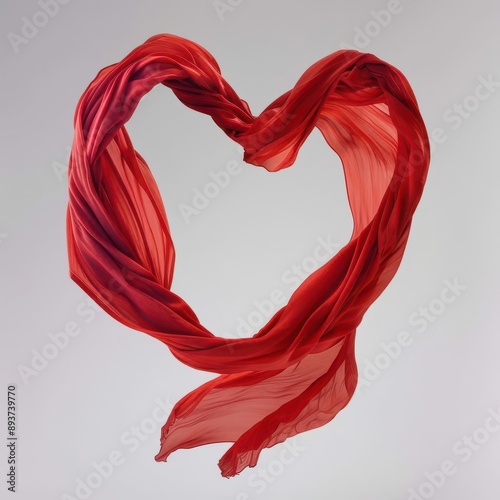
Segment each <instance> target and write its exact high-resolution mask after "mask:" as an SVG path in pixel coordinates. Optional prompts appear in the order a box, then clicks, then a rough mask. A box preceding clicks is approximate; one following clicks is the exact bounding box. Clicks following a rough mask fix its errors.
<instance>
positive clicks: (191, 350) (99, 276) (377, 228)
mask: <svg viewBox="0 0 500 500" xmlns="http://www.w3.org/2000/svg"><path fill="white" fill-rule="evenodd" d="M159 83H162V84H163V85H165V86H166V87H169V88H170V89H172V91H173V92H174V93H175V95H176V96H177V97H178V98H179V99H180V100H181V101H182V102H183V103H184V104H185V105H186V106H188V107H190V108H192V109H194V110H196V111H200V112H202V113H206V114H208V115H210V116H211V117H212V118H213V120H214V122H215V123H216V124H217V125H218V126H219V127H220V128H221V129H222V130H223V131H224V132H225V133H226V134H227V135H228V136H229V137H230V138H231V139H233V140H234V141H236V142H237V143H238V144H240V145H241V146H243V148H244V150H245V154H244V159H245V161H246V162H247V163H251V164H254V165H258V166H263V167H264V168H266V169H267V170H268V171H270V172H275V171H278V170H280V169H283V168H286V167H289V166H291V165H292V164H293V162H294V160H295V157H296V155H297V152H298V150H299V149H300V146H301V145H302V143H303V142H304V141H305V140H306V138H307V136H308V134H309V133H310V132H311V130H312V129H313V127H317V128H318V129H319V130H320V131H321V132H322V134H323V136H324V138H325V139H326V141H327V143H328V144H329V145H330V147H331V148H332V150H333V151H335V152H336V153H337V154H338V155H339V157H340V158H341V160H342V165H343V169H344V173H345V179H346V186H347V191H348V197H349V204H350V208H351V211H352V215H353V219H354V230H353V234H352V237H351V239H350V241H349V243H348V244H347V245H346V246H345V247H344V248H342V249H341V250H340V251H339V252H338V254H337V255H335V256H334V257H333V258H332V259H331V260H330V261H328V262H327V263H326V264H324V265H323V266H322V267H321V268H320V269H318V270H317V271H315V272H314V273H313V274H312V275H311V276H309V277H308V278H307V279H306V280H305V281H304V282H303V283H302V284H301V285H300V286H299V287H298V289H297V290H296V291H295V292H294V293H293V295H292V296H291V298H290V300H289V302H288V304H287V305H286V306H284V307H283V308H282V309H280V310H279V311H278V312H277V313H276V314H274V316H273V317H272V318H271V319H270V320H269V322H268V323H267V324H266V325H265V326H264V327H263V328H261V330H260V331H259V332H257V333H256V334H255V335H254V336H253V337H252V338H239V339H226V338H221V337H218V336H216V335H214V334H212V333H211V332H210V331H208V330H207V329H206V328H205V327H204V326H203V325H201V324H200V322H199V321H198V319H197V317H196V314H195V313H194V311H193V310H192V309H191V308H190V307H189V305H188V304H187V303H186V302H185V301H184V300H183V299H182V298H181V297H179V296H177V295H176V294H175V293H173V292H172V291H171V290H170V287H171V283H172V276H173V269H174V245H173V242H172V239H171V236H170V232H169V225H168V222H167V216H166V213H165V210H164V207H163V203H162V199H161V195H160V193H159V191H158V188H157V186H156V184H155V181H154V178H153V175H152V174H151V172H150V170H149V168H148V166H147V164H146V162H145V161H144V159H143V158H142V157H141V156H140V155H139V154H138V153H137V152H136V151H135V150H134V148H133V146H132V143H131V141H130V139H129V136H128V134H127V132H126V130H125V127H124V123H125V122H126V121H127V120H128V119H129V118H130V116H131V115H132V113H133V111H134V109H135V107H136V106H137V104H138V102H139V100H140V99H141V97H142V96H143V95H144V94H146V93H147V92H148V91H149V90H150V89H151V88H152V87H154V86H155V85H157V84H159ZM74 126H75V137H74V143H73V148H72V152H71V157H70V165H69V206H68V212H67V242H68V253H69V269H70V276H71V278H72V279H73V280H74V281H75V282H76V283H77V284H78V285H79V286H80V287H81V288H83V290H85V292H87V293H88V294H89V295H90V296H91V297H92V298H93V299H94V300H95V301H96V302H97V303H98V304H99V305H100V306H101V307H102V308H103V309H104V310H106V311H107V312H108V313H109V314H110V315H111V316H113V317H114V318H116V319H117V320H118V321H120V322H121V323H123V324H124V325H127V326H129V327H131V328H134V329H136V330H139V331H142V332H145V333H147V334H149V335H152V336H153V337H155V338H156V339H158V340H159V341H161V342H163V343H164V344H166V345H167V346H168V347H169V349H170V350H171V352H172V354H173V355H174V356H175V357H176V358H177V359H179V360H180V361H182V362H183V363H185V364H187V365H189V366H191V367H193V368H196V369H200V370H206V371H210V372H215V373H218V374H220V375H219V376H218V377H216V378H215V379H213V380H211V381H210V382H208V383H206V384H203V385H202V386H201V387H199V388H198V389H196V390H194V391H192V392H191V393H189V394H188V395H187V396H185V397H184V398H182V399H181V400H180V401H179V402H178V403H177V404H176V405H175V407H174V409H173V410H172V412H171V414H170V417H169V418H168V421H167V422H166V424H165V425H164V427H163V429H162V433H161V449H160V451H159V453H158V455H157V457H156V460H158V461H161V460H166V458H167V457H168V455H169V454H170V453H172V452H173V451H175V450H177V449H180V448H193V447H196V446H200V445H204V444H208V443H216V442H231V443H234V444H233V445H232V446H231V447H230V449H229V450H228V451H227V452H226V453H225V455H224V456H223V457H222V459H221V460H220V462H219V467H220V469H221V471H222V475H223V476H232V475H235V474H237V473H239V472H240V471H241V470H242V469H244V468H245V467H247V466H254V465H255V464H256V462H257V459H258V456H259V453H260V451H261V450H262V449H263V448H266V447H271V446H273V445H275V444H276V443H280V442H282V441H284V440H285V439H287V438H289V437H291V436H294V435H296V434H298V433H301V432H304V431H306V430H309V429H313V428H316V427H319V426H322V425H324V424H325V423H327V422H329V421H330V420H331V419H332V418H333V417H334V416H335V415H336V414H337V413H338V412H339V411H340V410H341V409H342V408H343V407H344V406H345V405H346V404H347V403H348V401H349V399H350V398H351V396H352V394H353V392H354V389H355V387H356V382H357V369H356V362H355V357H354V340H355V332H356V327H357V326H358V325H359V323H360V321H361V319H362V317H363V315H364V313H365V311H366V310H367V309H368V307H369V306H370V304H371V303H372V302H373V301H374V300H375V299H376V298H377V297H378V296H379V295H380V293H381V292H382V291H383V290H384V288H385V287H386V286H387V285H388V283H389V282H390V280H391V279H392V277H393V276H394V274H395V272H396V270H397V268H398V266H399V264H400V261H401V259H402V256H403V251H404V248H405V245H406V242H407V239H408V233H409V230H410V224H411V219H412V215H413V213H414V211H415V208H416V206H417V204H418V202H419V199H420V197H421V194H422V190H423V187H424V182H425V178H426V175H427V169H428V164H429V142H428V138H427V133H426V129H425V126H424V123H423V121H422V118H421V116H420V113H419V109H418V105H417V102H416V99H415V96H414V94H413V92H412V90H411V88H410V85H409V84H408V82H407V80H406V79H405V77H404V76H403V75H402V74H401V72H400V71H398V70H397V69H396V68H394V67H392V66H391V65H389V64H387V63H386V62H383V61H381V60H380V59H378V58H377V57H375V56H374V55H371V54H363V53H360V52H357V51H352V50H341V51H338V52H335V53H334V54H331V55H329V56H327V57H325V58H323V59H321V60H320V61H319V62H317V63H315V64H314V65H312V66H311V67H310V68H309V69H308V70H307V71H306V72H305V73H304V74H303V76H302V77H301V78H300V79H299V81H298V82H297V83H296V85H295V86H294V87H293V89H292V90H290V91H289V92H287V93H285V94H283V95H282V96H281V97H279V98H278V99H276V100H275V101H274V102H273V103H271V104H270V105H269V106H268V107H267V108H266V109H265V110H264V111H263V112H262V113H261V114H260V115H259V116H253V115H252V113H251V112H250V109H249V107H248V105H247V103H246V102H245V101H243V100H241V99H240V98H239V97H238V95H237V94H236V92H235V91H234V90H233V89H232V88H231V87H230V86H229V85H228V83H227V82H226V81H225V80H224V78H223V77H222V76H221V73H220V69H219V67H218V65H217V63H216V61H215V60H214V58H213V57H212V56H211V55H210V54H209V53H208V52H207V51H206V50H205V49H203V48H202V47H200V46H199V45H197V44H195V43H193V42H191V41H189V40H186V39H183V38H179V37H177V36H173V35H167V34H165V35H157V36H154V37H152V38H150V39H149V40H147V41H146V42H145V43H144V44H142V45H141V46H139V47H138V48H136V49H135V50H133V51H132V52H131V53H130V54H129V55H127V56H126V57H125V58H124V59H123V60H122V61H121V62H119V63H117V64H114V65H112V66H108V67H106V68H104V69H103V70H101V71H100V72H99V73H98V75H97V77H96V78H95V79H94V80H93V81H92V83H91V84H90V85H89V86H88V88H87V89H86V90H85V92H84V94H83V95H82V97H81V98H80V101H79V103H78V106H77V109H76V114H75V121H74ZM195 140H196V138H193V141H195ZM243 272H244V271H243Z"/></svg>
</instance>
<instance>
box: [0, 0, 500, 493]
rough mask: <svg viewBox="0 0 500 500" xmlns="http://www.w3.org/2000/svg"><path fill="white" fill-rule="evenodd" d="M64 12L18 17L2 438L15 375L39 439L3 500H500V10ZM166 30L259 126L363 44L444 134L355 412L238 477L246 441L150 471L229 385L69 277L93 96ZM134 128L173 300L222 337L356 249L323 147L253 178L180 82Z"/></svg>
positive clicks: (156, 93)
mask: <svg viewBox="0 0 500 500" xmlns="http://www.w3.org/2000/svg"><path fill="white" fill-rule="evenodd" d="M48 4H50V5H51V7H50V5H49V6H45V9H47V11H48V12H49V14H50V15H49V14H44V10H43V7H42V6H43V5H45V4H44V3H43V0H42V1H41V2H40V3H38V2H36V1H34V0H29V1H18V0H4V1H3V3H2V7H1V9H2V15H1V18H0V19H1V20H0V35H1V37H2V43H0V51H1V57H2V68H3V69H2V81H1V82H2V83H1V84H2V92H1V127H2V129H1V134H0V136H1V137H2V158H3V160H2V163H1V167H0V168H1V179H2V182H1V185H0V204H1V211H0V259H1V260H0V267H1V307H2V310H1V332H2V336H1V338H2V350H1V380H2V382H3V385H2V389H1V392H2V396H1V397H0V399H1V402H0V405H1V408H3V409H2V410H1V411H0V414H1V418H0V426H1V428H0V435H1V436H4V435H6V417H5V413H6V412H5V411H4V408H6V400H7V394H6V391H7V385H8V384H12V383H13V384H15V385H16V386H17V399H18V416H17V425H18V435H19V442H18V448H17V452H18V477H17V497H14V495H12V494H9V492H8V491H7V484H6V483H4V480H2V484H1V485H0V488H1V490H0V491H1V494H0V496H1V497H2V498H4V497H5V498H11V497H12V498H20V499H32V498H37V499H40V500H42V499H43V500H49V499H66V500H68V499H71V498H73V499H76V498H78V499H83V498H91V499H92V500H101V499H114V498H121V499H124V500H129V499H138V498H147V499H149V500H159V499H175V500H183V499H189V500H201V499H207V500H208V499H213V500H221V499H224V500H249V499H273V500H276V499H278V500H283V499H290V500H292V499H294V500H295V499H297V500H298V499H304V498H310V499H314V500H329V499H339V500H407V499H410V498H413V499H414V500H415V499H418V498H422V499H423V498H436V499H441V500H469V499H470V498H477V499H478V500H494V499H498V498H500V479H499V475H498V464H499V463H500V415H499V413H500V394H499V390H498V386H499V381H500V363H499V362H498V358H499V349H500V339H499V337H498V333H499V312H498V305H499V300H498V299H499V284H498V283H499V279H500V273H499V266H498V248H499V244H500V239H499V235H498V230H499V224H498V222H499V221H498V214H499V213H500V201H499V199H500V198H499V196H498V189H499V180H500V173H499V168H498V167H499V156H500V149H499V143H500V142H499V133H500V124H499V118H498V117H499V112H500V83H499V82H500V64H499V60H498V54H499V50H500V29H499V28H500V26H499V20H500V4H499V3H498V2H495V1H494V0H479V1H477V2H453V1H451V0H442V1H440V2H431V1H429V0H427V1H425V0H422V1H416V0H413V1H411V0H400V1H399V2H398V1H397V0H376V1H371V2H369V1H366V0H364V1H354V2H347V1H340V0H336V1H330V2H329V1H326V0H323V1H320V0H313V1H308V2H305V1H285V0H279V1H268V2H265V1H263V0H259V1H257V0H255V1H250V0H243V1H241V0H221V1H219V2H218V3H216V4H215V5H214V3H213V2H212V0H195V1H180V0H177V1H159V0H142V1H140V2H139V1H130V0H127V1H118V0H111V1H101V2H97V1H96V0H87V1H86V2H83V1H82V0H80V1H79V0H66V1H65V3H64V4H63V3H62V1H59V3H57V4H54V2H52V3H50V2H48ZM217 6H218V10H217V8H216V7H217ZM381 11H385V12H382V13H381ZM37 24H38V27H37ZM161 32H170V33H174V34H178V35H181V36H184V37H187V38H190V39H192V40H194V41H196V42H198V43H200V44H201V45H203V46H204V47H205V48H207V49H208V50H209V51H210V52H211V53H212V54H213V55H214V56H215V58H216V59H217V60H218V62H219V64H220V66H221V68H222V72H223V75H224V76H225V77H226V79H227V80H228V81H229V83H230V84H231V85H232V86H233V87H234V88H235V89H236V90H237V92H238V93H239V94H240V96H241V97H242V98H243V99H245V100H247V101H248V102H249V104H250V106H251V108H252V111H253V112H254V114H257V113H259V112H260V111H262V109H264V107H265V106H266V105H267V104H268V103H270V102H271V101H272V100H274V99H275V98H276V97H277V96H278V95H280V94H281V93H283V92H284V91H286V90H288V89H289V88H291V86H293V84H294V83H295V81H296V80H297V79H298V78H299V76H300V75H301V74H302V72H303V71H304V70H305V69H306V68H307V67H308V66H309V65H311V64H312V63H314V62H315V61H316V60H317V59H319V58H321V57H323V56H325V55H327V54H329V53H331V52H334V51H335V50H337V49H339V48H341V47H343V46H347V45H349V46H351V47H354V48H358V49H359V50H362V51H366V52H372V53H374V54H376V55H377V56H378V57H380V58H382V59H385V60H386V61H388V62H390V63H392V64H394V65H395V66H397V67H398V68H400V69H401V70H402V71H403V72H404V73H405V75H406V76H407V78H408V79H409V81H410V82H411V84H412V86H413V89H414V91H415V93H416V95H417V98H418V100H419V103H420V106H421V110H422V113H423V116H424V119H425V121H426V124H427V126H428V129H429V132H430V133H431V134H432V136H433V137H434V141H433V142H434V148H433V158H432V163H431V169H430V173H429V177H428V182H427V186H426V189H425V193H424V196H423V198H422V200H421V203H420V205H419V207H418V210H417V212H416V215H415V218H414V223H413V229H412V233H411V236H410V239H409V244H408V248H407V251H406V254H405V257H404V259H403V263H402V265H401V267H400V270H399V272H398V274H397V276H396V277H395V279H394V280H393V282H392V283H391V284H390V286H389V287H388V289H387V290H386V291H385V293H384V294H383V295H382V296H381V297H380V299H379V300H378V301H377V302H376V303H375V304H374V305H373V307H372V308H371V309H370V311H369V312H368V313H367V315H366V316H365V318H364V321H363V323H362V325H361V327H360V328H359V330H358V336H357V359H358V362H359V369H360V376H361V377H362V385H361V386H360V387H359V389H358V391H357V392H356V394H355V396H354V398H353V400H352V402H351V403H350V404H349V406H348V407H347V408H346V409H345V410H343V411H342V412H341V413H340V414H339V415H338V416H337V417H336V418H335V419H334V421H333V422H331V423H330V424H328V425H326V426H324V427H322V428H321V429H318V430H314V431H312V432H308V433H306V434H302V435H300V436H298V437H297V438H296V439H295V440H291V442H290V443H288V444H287V445H286V446H284V445H278V446H275V447H274V448H272V449H270V450H265V451H264V452H263V453H262V455H261V458H260V461H259V463H258V465H257V467H256V468H255V469H247V470H245V471H244V472H242V473H241V474H240V475H239V476H238V477H236V478H232V479H230V480H226V479H223V478H221V477H220V474H219V469H218V467H217V461H218V460H219V458H220V457H221V456H222V454H223V453H224V452H225V450H226V449H227V448H228V447H229V444H216V445H210V446H205V447H201V448H198V449H194V450H181V451H178V452H176V453H174V454H173V455H172V456H171V458H170V459H169V461H168V462H167V463H156V462H155V461H154V459H153V457H154V455H155V454H156V453H157V451H158V448H159V434H160V427H161V424H162V423H163V421H164V420H165V418H166V409H165V408H164V407H167V410H168V407H170V406H171V405H172V404H173V403H174V402H175V401H177V400H178V399H179V398H180V397H182V396H183V395H184V394H186V393H187V392H188V391H190V390H192V389H194V388H195V387H197V386H198V385H199V384H200V383H202V382H204V381H206V380H209V379H210V378H212V376H213V375H210V374H206V373H203V372H197V371H195V370H192V369H190V368H188V367H186V366H184V365H182V364H181V363H179V362H178V361H176V360H175V359H174V358H173V357H172V355H171V354H170V353H169V351H168V349H167V348H166V347H164V346H163V345H162V344H160V343H158V342H157V341H155V340H154V339H152V338H150V337H148V336H146V335H144V334H141V333H139V332H135V331H132V330H130V329H128V328H126V327H124V326H122V325H120V324H118V323H117V322H116V321H114V320H113V319H111V318H110V317H108V316H107V315H106V314H105V313H104V312H102V311H100V310H95V311H93V310H92V309H91V308H90V306H89V305H88V304H87V302H86V296H85V294H84V293H83V292H82V291H81V290H80V289H79V288H78V287H77V286H76V285H75V284H74V283H73V282H71V281H70V279H69V278H68V275H67V257H66V246H65V210H66V203H67V182H66V175H65V166H66V164H67V153H68V151H67V148H68V146H69V144H70V143H71V141H72V118H73V113H74V109H75V106H76V103H77V100H78V98H79V97H80V95H81V93H82V92H83V90H84V89H85V87H86V86H87V85H88V83H89V82H90V81H91V80H92V79H93V78H94V76H95V75H96V73H97V72H98V70H99V69H101V68H102V67H104V66H106V65H109V64H111V63H114V62H117V61H118V60H120V59H121V58H122V57H123V56H125V55H126V53H128V52H129V51H130V50H132V49H133V48H135V47H136V46H137V45H139V44H140V43H142V42H143V41H144V40H146V39H147V38H149V37H150V36H151V35H154V34H157V33H161ZM488 81H489V83H488ZM485 82H486V83H485ZM128 130H129V132H130V134H131V137H132V140H133V142H134V144H135V147H136V149H137V150H138V151H139V152H140V153H141V154H142V155H143V156H144V157H145V158H146V160H147V161H148V163H149V165H150V167H151V169H152V171H153V173H154V175H155V176H156V179H157V182H158V184H159V186H160V189H161V192H162V194H163V197H164V202H165V206H166V209H167V213H168V215H169V220H170V223H171V229H172V233H173V238H174V242H175V244H176V250H177V266H176V271H175V278H174V285H173V289H174V291H176V292H177V293H179V294H181V295H182V296H183V297H184V298H185V299H186V300H187V301H188V302H189V303H190V304H191V305H192V307H193V308H194V310H195V311H196V313H197V314H198V315H199V318H200V320H201V321H202V322H203V323H204V324H205V325H206V326H207V327H208V328H210V329H211V330H212V331H213V332H215V333H217V334H220V335H227V336H235V335H238V331H239V334H241V333H242V332H243V333H245V332H244V330H245V328H244V327H242V326H241V325H242V324H243V321H245V322H247V321H248V320H250V321H251V322H253V325H254V326H253V331H256V330H257V328H258V327H259V325H260V324H262V323H263V322H264V321H265V319H267V318H265V317H264V315H262V313H259V307H260V308H261V309H262V308H265V305H266V304H267V306H269V303H268V302H265V301H266V300H269V298H270V297H271V294H272V292H273V290H275V289H277V290H279V291H281V292H282V293H283V296H286V297H288V296H289V295H290V294H291V293H292V291H293V290H294V288H295V285H294V284H296V283H297V281H294V280H292V279H291V275H292V273H293V272H294V270H295V271H297V269H299V268H300V269H303V267H304V266H305V267H306V268H307V269H309V271H310V270H311V269H312V268H313V267H314V261H313V260H312V259H313V258H314V257H313V256H314V253H315V249H316V247H317V246H318V244H319V243H318V242H319V240H318V238H323V240H325V241H326V240H328V239H330V240H331V241H333V242H334V243H335V244H336V245H337V248H338V247H340V245H343V244H344V243H346V242H347V240H348V238H349V236H350V231H351V220H350V214H349V210H348V205H347V200H346V193H345V186H344V181H343V175H342V171H341V166H340V162H339V160H338V158H337V157H336V156H335V155H334V154H333V153H332V152H331V151H330V150H329V149H328V147H327V145H326V144H325V142H324V141H323V139H322V138H321V136H320V134H319V133H318V132H317V131H314V132H313V133H312V134H311V136H310V138H309V139H308V141H307V142H306V144H305V145H304V147H303V148H302V150H301V152H300V154H299V157H298V159H297V162H296V165H295V166H294V167H293V168H290V169H288V170H286V171H283V172H280V173H276V174H269V173H266V172H265V171H264V170H263V169H258V168H255V167H252V166H248V165H245V164H244V163H243V162H242V160H241V158H242V155H241V151H240V150H239V149H238V148H237V147H236V146H235V145H234V144H233V143H232V142H231V141H230V140H229V139H228V138H227V137H226V136H225V135H224V134H223V133H221V131H220V130H219V129H218V128H217V127H216V126H215V125H214V124H213V122H212V121H211V120H210V119H209V118H208V117H206V116H204V115H201V114H197V113H195V112H194V111H191V110H189V109H187V108H185V107H184V106H183V105H181V104H180V103H179V102H178V101H177V100H176V98H175V97H174V96H173V94H172V93H171V92H170V91H169V90H168V89H166V88H164V87H159V88H155V89H154V90H153V91H152V92H151V93H150V94H149V95H147V96H146V97H145V98H144V99H143V100H142V101H141V103H140V104H139V107H138V109H137V111H136V113H135V114H134V116H133V118H132V119H131V121H130V122H129V124H128ZM193 138H195V139H194V140H193ZM230 162H236V163H237V164H238V165H239V167H238V168H239V169H240V170H239V172H238V173H237V174H236V175H234V176H232V177H231V180H230V182H229V184H228V185H227V186H226V187H224V188H221V189H220V190H219V191H220V192H219V193H218V195H217V196H215V197H214V198H212V199H210V202H209V203H208V205H207V206H206V207H205V208H204V209H202V210H200V213H198V214H196V215H193V216H192V217H191V218H190V219H189V221H188V222H187V221H186V220H185V218H184V217H183V215H182V212H181V206H182V204H186V205H191V204H192V201H193V197H194V196H195V192H196V191H195V190H196V189H198V190H200V191H202V192H203V191H204V190H210V189H214V188H213V186H211V187H207V186H209V183H210V182H212V178H211V176H210V173H211V172H212V173H217V172H219V171H221V170H223V169H225V168H226V167H227V165H228V163H230ZM231 165H234V163H231ZM316 255H318V253H317V252H316ZM321 255H324V254H321ZM316 264H318V265H319V264H320V262H318V261H317V262H316ZM292 266H298V267H295V268H294V267H292ZM298 272H302V271H298ZM254 301H257V303H255V302H254ZM263 304H264V305H263ZM268 309H269V307H268ZM259 315H260V316H259ZM238 325H240V328H239V329H238ZM65 329H66V330H67V331H68V332H69V334H68V333H61V332H63V331H64V330H65ZM247 330H248V329H247ZM404 332H406V333H404ZM247 333H248V332H247ZM57 334H59V335H57ZM54 338H57V339H58V342H59V344H60V347H57V345H55V344H54V342H55V341H54ZM398 339H399V341H401V342H399V344H398V345H399V347H398V346H397V345H395V344H394V342H396V343H397V342H398ZM401 343H403V345H401ZM384 346H385V350H384ZM386 351H388V352H389V354H387V353H386ZM390 355H392V357H390ZM49 358H50V359H49ZM28 370H31V371H28ZM495 416H496V419H497V420H498V423H496V420H495ZM2 439H4V438H2ZM1 449H2V450H4V451H2V453H0V463H1V466H0V471H2V477H4V478H5V475H4V474H5V472H6V471H7V448H6V447H5V442H3V443H2V446H1ZM110 460H112V461H113V462H114V465H113V464H112V465H111V466H108V465H106V464H103V462H109V461H110ZM111 467H112V468H113V470H111ZM443 468H444V469H445V472H446V474H445V472H436V471H438V470H442V469H443ZM82 485H83V486H82ZM412 489H413V491H415V493H414V494H413V493H411V491H412ZM4 495H5V496H4ZM9 495H10V496H9Z"/></svg>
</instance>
